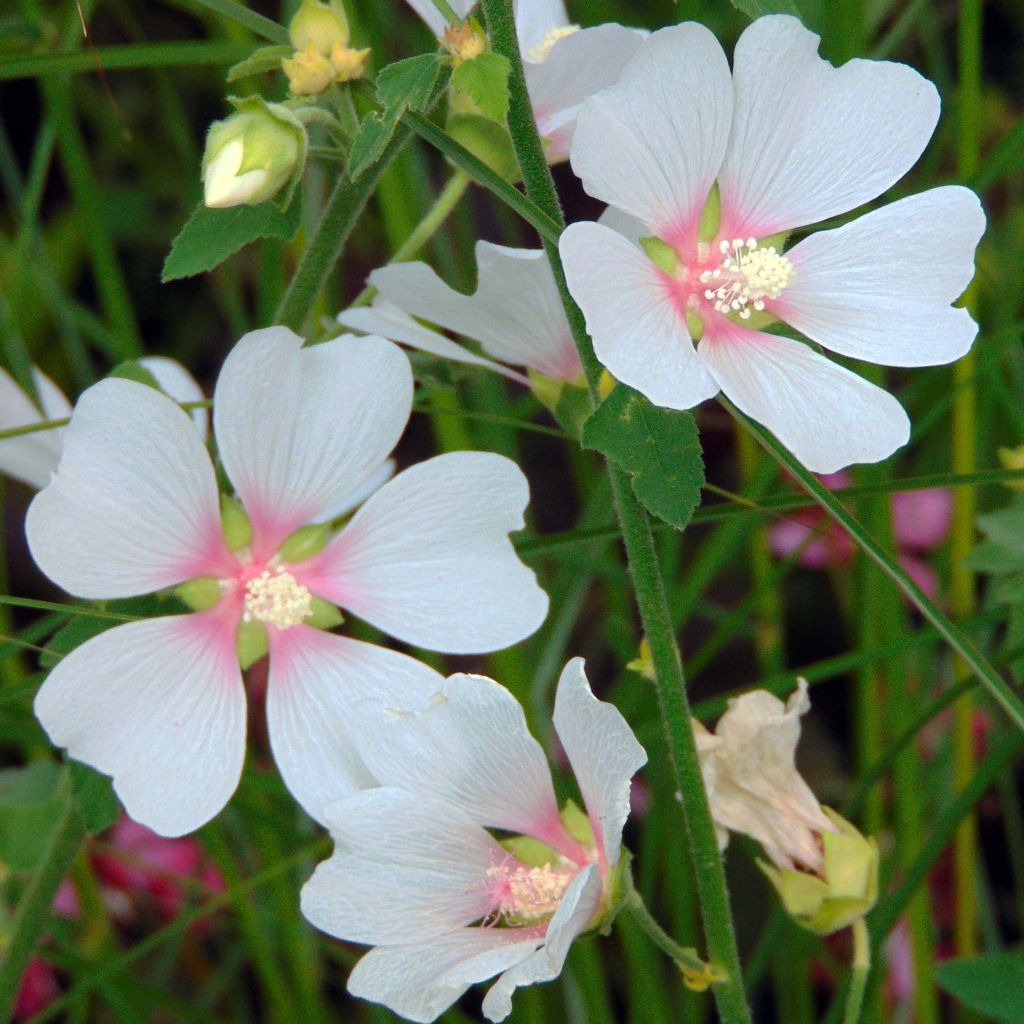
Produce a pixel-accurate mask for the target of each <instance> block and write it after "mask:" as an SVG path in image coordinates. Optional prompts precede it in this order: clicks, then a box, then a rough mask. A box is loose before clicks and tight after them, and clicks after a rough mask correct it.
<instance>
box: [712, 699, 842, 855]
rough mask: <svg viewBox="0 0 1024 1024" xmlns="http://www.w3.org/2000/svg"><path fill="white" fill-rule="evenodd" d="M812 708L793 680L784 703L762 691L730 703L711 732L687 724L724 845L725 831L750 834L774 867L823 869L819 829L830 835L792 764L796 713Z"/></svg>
mask: <svg viewBox="0 0 1024 1024" xmlns="http://www.w3.org/2000/svg"><path fill="white" fill-rule="evenodd" d="M810 708H811V701H810V698H809V697H808V696H807V682H806V680H804V679H801V680H799V682H798V686H797V689H796V690H794V691H793V693H792V695H791V696H790V698H789V701H788V702H787V703H786V704H783V703H782V701H781V700H779V699H778V697H775V696H774V695H772V694H770V693H769V692H768V691H767V690H753V691H752V692H750V693H745V694H743V696H741V697H735V698H733V699H732V700H730V701H729V704H728V709H727V710H726V712H725V714H723V715H722V717H721V718H720V719H719V720H718V726H717V727H716V729H715V731H714V733H710V732H708V731H707V729H705V728H704V726H703V725H701V724H700V722H698V721H697V720H696V719H694V722H693V730H694V736H695V738H696V740H697V753H698V756H699V757H700V763H701V771H702V773H703V775H704V785H705V787H706V788H707V791H708V802H709V804H710V805H711V816H712V817H713V818H714V821H715V827H716V829H717V831H718V840H719V846H720V847H721V848H722V849H723V850H724V849H725V847H726V844H727V843H728V841H729V832H742V833H744V834H745V835H748V836H751V837H753V838H754V839H756V840H757V841H758V842H759V843H760V844H761V845H762V846H763V847H764V851H765V853H767V854H768V856H769V857H771V859H772V860H773V861H774V862H775V864H777V865H778V866H779V867H781V868H793V867H795V866H797V865H800V866H802V867H805V868H808V869H810V870H811V871H820V870H821V868H822V863H823V862H822V849H821V842H820V839H819V836H820V834H821V833H822V832H836V831H837V829H836V827H835V825H834V824H833V823H832V822H831V821H830V819H829V818H828V817H827V816H826V814H825V812H824V811H823V810H822V809H821V805H820V804H819V803H818V800H817V798H816V797H815V795H814V794H813V793H812V792H811V790H810V787H809V786H808V785H807V783H806V782H804V780H803V778H802V777H801V775H800V773H799V772H798V771H797V769H796V745H797V743H798V742H799V740H800V716H801V715H803V714H805V713H806V712H808V711H809V710H810Z"/></svg>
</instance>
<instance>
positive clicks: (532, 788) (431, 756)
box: [302, 658, 646, 1022]
mask: <svg viewBox="0 0 1024 1024" xmlns="http://www.w3.org/2000/svg"><path fill="white" fill-rule="evenodd" d="M555 716H556V727H557V729H558V732H559V736H560V737H561V738H562V741H563V744H564V745H565V748H566V751H567V753H568V754H569V757H570V760H571V762H572V765H573V768H574V770H575V771H576V773H577V778H578V781H579V784H580V790H581V792H582V794H583V798H584V802H585V803H586V805H587V809H588V812H589V814H590V820H591V821H592V822H594V831H593V833H592V834H591V835H590V836H589V837H586V836H583V835H582V834H581V832H580V829H579V823H578V822H575V824H574V826H573V828H572V829H571V830H570V827H569V825H568V824H567V823H566V822H567V821H568V820H569V819H568V816H566V815H560V814H559V811H558V807H557V804H556V803H555V797H554V791H553V788H552V783H551V775H550V770H549V768H548V766H547V764H546V762H545V759H544V755H543V753H542V751H541V748H540V746H539V744H538V743H537V742H536V740H534V739H533V737H531V736H530V734H529V732H528V731H527V728H526V722H525V717H524V715H523V711H522V708H521V707H520V706H519V704H518V702H517V701H516V700H515V699H514V698H513V697H512V695H511V694H510V693H508V691H507V690H505V689H504V688H503V687H501V686H499V685H498V684H497V683H495V682H494V681H493V680H489V679H485V678H483V677H480V676H468V675H463V676H453V677H452V678H450V679H449V680H448V681H447V682H446V683H445V684H444V686H443V688H442V689H441V690H439V691H438V692H437V693H436V694H435V695H434V696H433V697H431V698H429V699H428V700H427V701H426V702H425V703H424V704H423V705H422V706H421V707H420V708H418V709H417V710H415V711H412V712H410V711H408V710H404V709H400V708H395V707H391V706H388V704H387V703H386V702H384V703H380V702H373V701H368V702H366V706H365V707H363V708H362V709H361V711H360V712H359V715H358V727H357V733H358V739H357V742H358V745H359V748H360V752H361V754H362V756H363V759H364V762H365V763H366V764H367V765H368V766H369V767H370V768H371V769H372V771H373V773H374V775H375V776H376V777H377V778H378V780H380V781H381V782H382V784H383V785H382V786H381V787H380V788H377V789H372V790H369V791H368V792H365V793H360V794H357V795H355V796H352V797H349V798H347V799H344V800H341V801H338V802H337V803H334V804H332V805H330V806H329V807H328V808H327V810H326V815H325V817H326V820H327V823H328V826H329V827H330V829H331V832H332V834H333V836H334V839H335V841H336V849H335V852H334V854H333V855H332V856H331V858H330V859H329V860H327V861H325V862H324V863H323V864H321V865H320V866H319V867H318V868H317V869H316V872H315V873H314V875H313V877H312V878H311V879H310V881H309V882H308V883H307V884H306V886H305V887H304V888H303V891H302V911H303V913H304V914H305V915H306V917H307V918H308V919H309V920H310V921H311V922H312V923H313V924H315V925H316V926H317V927H319V928H321V929H322V930H324V931H326V932H328V933H330V934H332V935H335V936H337V937H339V938H342V939H346V940H348V941H353V942H361V943H365V944H367V945H372V946H374V947H375V948H373V949H371V950H370V951H369V952H368V953H367V954H366V955H365V956H364V957H363V959H362V960H360V961H359V963H358V964H357V965H356V967H355V968H354V969H353V971H352V974H351V975H350V977H349V991H350V992H351V993H352V994H353V995H357V996H360V997H362V998H364V999H370V1000H373V1001H374V1002H378V1003H382V1004H383V1005H385V1006H387V1007H389V1008H390V1009H391V1010H393V1011H394V1012H395V1013H398V1014H401V1015H402V1016H403V1017H406V1018H408V1019H409V1020H414V1021H423V1022H430V1021H433V1020H436V1019H437V1017H438V1016H440V1014H442V1013H443V1012H444V1011H445V1010H446V1009H447V1008H448V1007H449V1006H451V1005H452V1003H454V1002H455V1001H456V1000H457V999H458V998H459V997H460V996H461V995H462V994H463V993H464V992H465V991H466V989H467V988H468V987H469V986H470V985H473V984H476V983H477V982H481V981H485V980H487V979H488V978H492V977H494V976H495V975H498V979H497V981H496V982H495V983H494V985H493V986H492V987H491V989H490V991H489V992H488V993H487V995H486V997H485V999H484V1004H483V1009H484V1015H485V1016H486V1017H487V1018H488V1019H489V1020H492V1021H502V1020H504V1019H505V1018H506V1017H507V1016H508V1014H509V1013H510V1012H511V1010H512V995H513V993H514V991H515V989H516V988H517V987H520V986H523V985H532V984H537V983H539V982H543V981H548V980H550V979H552V978H555V977H557V976H558V974H559V973H560V972H561V970H562V966H563V965H564V963H565V958H566V956H567V955H568V952H569V948H570V946H571V945H572V942H573V940H574V939H576V938H577V937H578V936H579V935H581V934H582V933H583V932H585V931H587V930H588V929H591V928H594V927H598V926H599V925H600V923H601V922H602V920H604V919H605V918H606V915H607V914H608V913H610V912H611V910H612V908H611V907H610V906H609V898H610V894H611V892H612V891H613V890H615V889H617V887H618V885H619V881H618V879H617V877H616V874H615V872H616V868H615V865H616V864H617V863H618V861H619V854H620V844H621V833H622V826H623V823H624V821H625V811H626V809H627V807H628V794H629V784H630V775H631V774H632V773H633V772H635V771H636V770H638V769H639V767H640V766H641V765H642V764H643V763H644V762H645V760H646V757H645V755H644V753H643V750H642V748H641V747H640V745H639V744H638V743H637V741H636V738H635V737H634V736H633V735H632V733H631V732H630V730H629V727H628V726H627V725H626V723H625V720H624V719H623V718H622V716H621V715H620V714H619V712H618V711H617V710H615V709H614V708H612V707H611V706H610V705H607V704H602V703H601V702H600V701H598V700H596V699H595V697H594V696H593V693H592V692H591V690H590V684H589V683H588V682H587V678H586V675H585V673H584V669H583V662H582V660H581V659H579V658H577V659H574V660H573V661H572V662H570V663H569V665H568V666H566V669H565V671H564V672H563V673H562V677H561V679H560V680H559V684H558V693H557V697H556V711H555ZM602 749H603V750H604V751H605V752H606V753H607V754H608V755H609V757H608V760H607V761H606V762H604V763H602V761H601V758H600V752H601V750H602ZM563 817H566V821H563V820H562V819H563ZM488 828H495V829H500V830H502V834H503V835H505V836H508V833H509V832H513V833H515V835H513V836H512V837H511V838H506V839H504V840H502V841H501V842H499V841H498V840H497V839H496V838H495V837H493V836H492V835H490V834H489V833H488V831H487V829H488ZM524 841H529V843H531V844H532V845H530V846H524V845H520V844H522V843H524ZM527 849H529V850H530V851H531V853H530V855H529V856H527V855H526V852H525V851H526V850H527ZM544 850H547V851H548V853H547V854H546V855H544V854H543V853H542V851H544ZM521 853H522V855H523V856H524V857H526V859H520V854H521Z"/></svg>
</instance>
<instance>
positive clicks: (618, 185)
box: [570, 22, 732, 245]
mask: <svg viewBox="0 0 1024 1024" xmlns="http://www.w3.org/2000/svg"><path fill="white" fill-rule="evenodd" d="M731 116H732V80H731V77H730V75H729V65H728V62H727V61H726V59H725V54H724V53H723V52H722V48H721V46H719V45H718V41H717V40H716V39H715V37H714V36H713V35H712V34H711V33H710V32H709V31H708V30H707V29H706V28H704V27H703V26H702V25H697V24H694V23H693V22H688V23H686V24H684V25H673V26H672V27H670V28H664V29H661V30H660V31H658V32H655V33H654V34H653V35H651V36H650V37H648V38H647V40H646V41H645V42H644V44H643V46H642V47H641V48H640V50H639V52H638V53H637V54H636V56H635V57H634V58H633V59H632V60H631V61H630V62H629V63H628V64H627V65H626V68H625V70H624V71H623V73H622V76H621V78H620V79H619V81H618V84H616V85H614V86H612V87H611V88H610V89H605V90H603V91H602V92H600V93H598V94H597V95H596V96H592V97H591V98H590V99H589V100H587V102H586V103H585V104H584V105H583V108H582V109H581V111H580V113H579V116H578V119H577V122H576V136H575V138H574V139H573V144H572V155H571V158H570V159H571V162H572V169H573V171H575V173H576V175H577V177H579V178H580V179H581V180H582V182H583V187H584V188H585V189H586V190H587V192H589V193H590V195H592V196H594V197H595V198H597V199H601V200H603V201H604V202H606V203H611V204H612V205H613V206H617V207H618V208H619V209H620V210H624V211H625V212H626V213H629V214H631V215H632V216H634V217H636V218H637V219H639V220H641V221H643V222H644V224H646V225H647V226H648V227H649V228H650V229H651V233H652V234H655V235H657V236H658V237H659V238H663V239H665V240H666V241H667V242H669V243H671V244H673V245H675V244H691V245H692V243H693V242H694V241H695V238H696V228H697V224H698V222H699V220H700V213H701V209H702V207H703V206H704V201H705V200H706V199H707V196H708V192H709V191H710V189H711V185H712V183H713V182H714V180H715V175H716V174H717V173H718V168H719V166H720V165H721V162H722V156H723V154H724V153H725V146H726V142H727V140H728V137H729V125H730V120H731Z"/></svg>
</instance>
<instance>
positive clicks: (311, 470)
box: [213, 327, 412, 558]
mask: <svg viewBox="0 0 1024 1024" xmlns="http://www.w3.org/2000/svg"><path fill="white" fill-rule="evenodd" d="M411 408H412V370H411V369H410V367H409V360H408V359H407V358H406V356H405V354H404V353H403V352H402V350H401V349H399V348H397V347H396V346H394V345H392V344H391V343H390V342H388V341H385V340H384V339H383V338H375V337H367V338H355V337H345V338H338V339H335V340H334V341H329V342H326V343H325V344H323V345H314V346H312V347H310V348H302V339H301V338H300V337H298V335H296V334H293V333H292V332H291V331H289V330H288V329H287V328H285V327H269V328H267V329H266V330H262V331H252V332H251V333H249V334H247V335H245V337H244V338H242V339H241V340H240V341H239V342H238V344H237V345H235V347H234V348H233V349H232V351H231V353H230V354H229V355H228V357H227V359H226V360H225V361H224V367H223V369H222V370H221V373H220V378H219V379H218V381H217V390H216V392H215V396H214V413H213V419H214V429H215V431H216V434H217V445H218V450H219V452H220V457H221V461H222V462H223V464H224V469H225V470H226V471H227V474H228V477H229V478H230V480H231V482H232V484H234V486H235V488H236V490H237V491H238V494H239V496H240V497H241V499H242V502H243V504H244V505H245V508H246V511H247V512H248V513H249V516H250V518H251V519H252V523H253V531H254V538H255V539H254V544H253V549H254V555H255V556H256V557H257V558H268V557H270V555H272V554H273V552H274V551H275V550H276V549H277V547H278V546H279V545H280V543H281V541H282V540H283V539H284V538H285V537H286V536H287V535H288V534H289V533H291V532H292V531H293V530H295V529H297V528H298V527H300V526H302V525H304V524H305V523H308V522H311V521H312V520H314V519H316V518H317V517H319V516H322V515H323V514H324V513H325V512H327V511H328V510H330V509H333V508H337V507H339V506H340V505H343V504H344V503H345V501H346V499H348V498H349V496H350V495H352V494H353V493H355V492H357V491H359V490H360V489H361V488H362V487H363V485H364V484H365V483H366V482H367V481H368V480H369V479H370V478H371V477H372V476H373V475H374V474H375V473H376V472H378V470H379V468H380V465H381V463H382V462H383V461H384V459H386V458H387V456H388V455H389V454H390V453H391V450H392V449H393V448H394V446H395V444H397V442H398V439H399V437H401V435H402V431H403V430H404V429H405V424H406V422H407V421H408V419H409V411H410V409H411Z"/></svg>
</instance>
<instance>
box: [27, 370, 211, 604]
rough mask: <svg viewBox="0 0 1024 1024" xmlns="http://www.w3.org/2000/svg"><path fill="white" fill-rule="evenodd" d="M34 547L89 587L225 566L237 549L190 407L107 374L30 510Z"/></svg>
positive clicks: (96, 591) (123, 593)
mask: <svg viewBox="0 0 1024 1024" xmlns="http://www.w3.org/2000/svg"><path fill="white" fill-rule="evenodd" d="M25 530H26V533H27V535H28V542H29V547H30V548H31V550H32V557H33V558H35V560H36V563H37V564H38V565H39V567H40V568H41V569H42V570H43V572H45V573H46V575H47V576H49V577H50V579H52V580H53V581H54V582H55V583H57V584H59V585H60V586H62V587H63V588H64V589H65V590H68V591H70V592H71V593H72V594H77V595H78V596H79V597H87V598H117V597H131V596H133V595H136V594H145V593H149V592H151V591H154V590H160V589H162V588H164V587H169V586H174V585H175V584H177V583H181V582H182V581H183V580H187V579H190V578H192V577H195V576H206V575H217V574H218V573H219V572H220V571H221V570H222V569H223V568H224V564H225V559H226V558H227V557H228V556H227V552H226V549H225V548H224V540H223V536H222V534H221V525H220V506H219V499H218V495H217V481H216V478H215V476H214V472H213V465H212V463H211V462H210V457H209V455H208V454H207V452H206V449H205V447H204V446H203V441H202V439H201V438H200V436H199V433H198V431H197V430H196V429H195V427H194V426H193V424H192V421H191V420H190V419H189V418H188V416H187V415H186V414H185V413H184V412H182V411H181V409H179V408H178V407H177V406H176V405H175V404H174V402H173V401H171V400H170V399H169V398H167V397H166V396H165V395H162V394H160V392H158V391H156V390H154V389H153V388H151V387H148V386H147V385H145V384H139V383H137V382H135V381H130V380H120V379H113V380H104V381H100V383H99V384H95V385H93V387H91V388H89V389H88V391H86V392H85V393H84V394H83V395H82V396H81V398H79V400H78V404H77V405H76V406H75V411H74V414H73V415H72V417H71V425H70V426H69V427H68V428H67V431H66V432H65V434H64V451H63V455H62V457H61V461H60V466H59V468H58V470H57V472H56V473H55V474H54V477H53V480H52V482H51V483H50V484H49V486H48V487H46V489H45V490H43V491H40V492H39V494H37V495H36V497H35V499H34V500H33V502H32V504H31V506H30V507H29V510H28V516H27V517H26V522H25Z"/></svg>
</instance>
